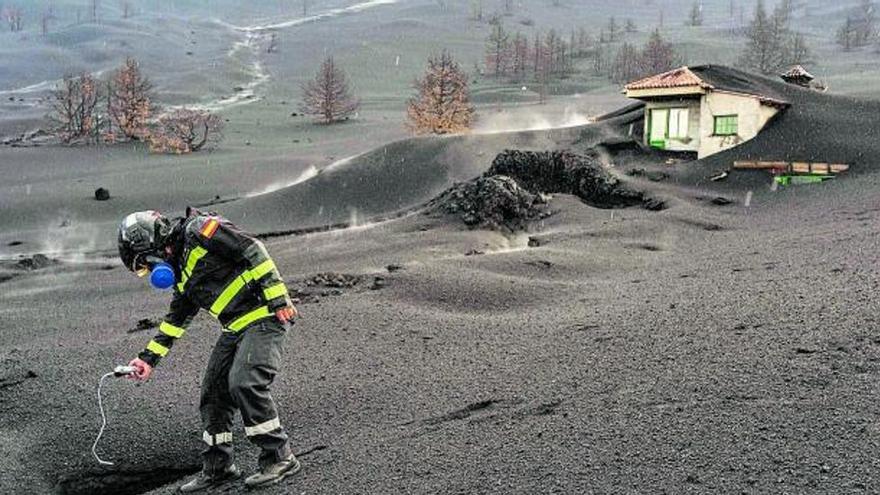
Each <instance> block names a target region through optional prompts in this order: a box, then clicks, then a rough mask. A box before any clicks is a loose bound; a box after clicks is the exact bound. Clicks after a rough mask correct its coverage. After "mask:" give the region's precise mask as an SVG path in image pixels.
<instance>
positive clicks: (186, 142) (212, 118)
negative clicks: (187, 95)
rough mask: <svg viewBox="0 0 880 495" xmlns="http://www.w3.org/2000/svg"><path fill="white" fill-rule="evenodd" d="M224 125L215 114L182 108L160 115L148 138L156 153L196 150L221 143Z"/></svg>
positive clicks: (151, 149)
mask: <svg viewBox="0 0 880 495" xmlns="http://www.w3.org/2000/svg"><path fill="white" fill-rule="evenodd" d="M223 127H224V123H223V119H222V118H220V116H218V115H216V114H213V113H211V112H208V111H204V110H193V109H188V108H181V109H177V110H173V111H171V112H169V113H167V114H165V115H162V116H161V117H159V120H158V121H157V122H156V125H155V126H154V128H153V129H152V130H151V131H150V132H149V134H148V135H147V136H146V140H147V142H148V143H149V145H150V151H152V152H154V153H175V154H183V153H193V152H196V151H199V150H202V149H208V148H211V147H214V146H216V145H217V144H218V143H220V141H221V140H222V139H223Z"/></svg>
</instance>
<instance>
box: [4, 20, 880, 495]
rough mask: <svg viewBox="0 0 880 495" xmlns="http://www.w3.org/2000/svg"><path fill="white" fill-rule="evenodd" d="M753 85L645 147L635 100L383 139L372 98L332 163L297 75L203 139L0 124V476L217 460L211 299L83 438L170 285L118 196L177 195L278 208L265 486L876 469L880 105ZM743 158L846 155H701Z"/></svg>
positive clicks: (572, 483) (529, 485)
mask: <svg viewBox="0 0 880 495" xmlns="http://www.w3.org/2000/svg"><path fill="white" fill-rule="evenodd" d="M392 8H393V9H395V10H393V12H395V13H396V14H395V15H399V16H403V17H402V19H404V20H405V19H407V18H408V17H407V16H411V15H412V16H415V13H410V9H411V7H409V6H402V5H399V6H395V7H389V9H392ZM420 8H423V9H425V11H427V8H428V7H427V6H425V5H422V6H421V7H420ZM432 8H433V7H432ZM419 13H420V14H421V11H419ZM375 15H376V16H377V17H378V14H375ZM389 15H390V14H389ZM342 20H344V21H345V22H347V23H348V24H345V25H347V26H349V27H351V26H354V25H355V24H354V21H352V20H351V19H348V18H346V17H344V16H343V17H342ZM349 21H350V22H349ZM383 21H384V18H383ZM392 21H395V19H391V20H389V21H387V22H386V23H385V24H389V25H390V23H391V22H392ZM175 22H177V21H175ZM395 22H398V23H402V22H404V21H400V20H397V21H395ZM385 24H382V26H383V27H387V26H386V25H385ZM337 28H338V25H336V27H327V28H326V29H327V30H328V31H329V30H330V29H337ZM199 29H208V27H199ZM210 29H212V30H218V34H216V36H218V37H223V38H224V40H225V37H228V36H229V34H228V33H227V32H226V30H220V29H219V28H218V27H217V25H216V23H212V24H211V25H210ZM224 29H225V28H224ZM308 29H310V30H312V29H313V30H317V29H324V27H322V26H321V25H320V23H314V25H311V24H310V25H309V26H308ZM357 29H358V30H366V28H363V27H362V26H360V25H358V26H357ZM369 29H371V30H376V31H381V30H380V29H378V28H372V27H371V28H369ZM407 29H410V30H412V31H414V32H417V34H419V36H421V37H425V36H424V34H423V33H422V31H423V30H424V29H427V24H424V25H421V24H420V25H416V26H415V27H411V28H407ZM212 32H213V31H212ZM325 34H326V33H325ZM383 36H390V35H385V34H383ZM351 38H352V39H354V37H351ZM286 39H287V40H289V41H287V43H290V44H291V45H292V44H294V43H295V42H296V41H297V38H295V37H294V35H293V34H291V35H289V38H286ZM315 39H317V37H315ZM340 39H342V37H340ZM346 39H348V38H346ZM225 41H228V40H225ZM206 44H207V43H206ZM218 46H219V45H218ZM224 46H225V45H224ZM374 46H375V45H370V46H367V47H365V48H364V49H365V50H367V49H371V50H372V49H374ZM305 51H308V50H305ZM314 51H315V53H319V52H320V50H317V49H316V50H314ZM212 53H213V52H212ZM224 53H225V52H218V54H214V55H211V56H212V57H217V58H219V59H223V57H224V56H225V55H224ZM385 58H387V59H388V60H393V59H394V58H393V57H390V56H389V57H385ZM388 63H390V62H388ZM299 69H301V68H299V67H297V70H299ZM371 69H372V67H371ZM274 70H276V71H277V74H278V75H279V76H283V75H284V74H286V73H285V72H283V71H281V69H279V68H275V69H274ZM286 70H287V71H288V72H289V73H292V72H295V71H294V70H293V69H292V68H287V69H286ZM719 70H720V71H722V73H723V74H722V75H724V74H726V75H728V76H732V77H735V76H737V75H738V74H737V73H735V72H733V73H727V72H726V71H727V70H726V69H719ZM300 72H301V71H300ZM45 77H50V76H49V75H46V76H45ZM203 77H206V76H203ZM399 77H400V78H402V77H403V76H399ZM278 78H279V79H280V78H281V77H278ZM407 80H408V79H407ZM159 82H160V83H162V81H161V80H160V81H159ZM761 85H762V89H763V90H767V91H770V92H773V93H774V94H776V95H778V96H779V97H780V98H782V99H785V100H786V101H789V102H791V104H792V106H791V107H790V108H789V109H787V110H786V111H785V112H784V113H783V114H782V115H781V116H780V117H779V118H777V119H776V120H774V122H773V123H771V125H770V126H769V127H768V128H767V129H766V130H765V131H764V132H763V133H762V134H761V135H760V136H759V137H758V138H756V139H755V140H753V141H750V142H748V143H745V144H744V145H742V146H740V147H737V148H736V149H734V150H732V151H729V152H725V153H721V154H719V155H716V156H714V157H712V158H710V159H708V160H703V161H696V162H683V161H680V160H677V159H675V158H673V157H670V156H667V155H662V154H658V153H654V152H648V151H645V150H642V149H641V148H640V147H639V146H638V145H637V144H636V142H637V141H638V140H639V130H640V129H641V125H642V122H641V118H642V112H641V109H640V108H639V107H638V106H636V107H630V108H627V109H626V110H625V111H621V112H617V113H614V114H610V115H608V116H606V117H605V118H603V119H600V121H599V122H597V123H595V124H591V125H584V126H578V127H568V128H565V129H551V130H537V131H522V132H494V133H491V134H474V135H467V136H451V137H433V138H417V139H404V140H400V141H395V142H392V143H390V144H387V145H380V146H375V145H376V143H381V142H385V141H386V139H385V138H388V139H394V138H398V137H399V134H400V132H399V130H398V129H393V128H386V127H384V126H382V125H381V124H382V122H381V118H384V117H378V116H375V117H370V118H373V119H375V120H373V121H369V122H367V123H363V124H358V123H356V124H354V125H358V126H361V127H356V128H355V131H351V132H352V133H360V132H363V133H365V136H366V137H359V138H357V139H355V138H351V137H350V138H348V139H339V140H338V142H335V143H334V146H336V147H337V150H336V151H334V153H333V156H332V157H331V156H330V155H329V154H328V153H326V152H325V151H323V150H318V149H317V148H318V147H317V146H315V147H308V146H299V145H300V144H302V143H293V142H288V141H289V140H290V137H289V136H288V135H287V134H288V133H289V129H288V128H287V127H284V126H281V125H278V126H273V127H272V128H271V130H265V129H266V128H267V127H269V126H264V127H257V125H258V124H259V122H260V120H259V119H258V118H257V116H259V117H260V118H262V116H263V115H269V114H270V113H271V112H276V113H278V114H282V113H283V114H284V117H285V118H287V117H288V116H289V114H290V109H289V108H287V107H285V106H284V105H281V104H280V103H279V101H277V100H280V98H281V97H280V96H279V97H277V98H274V99H272V100H268V101H265V102H263V103H260V105H261V106H259V107H256V106H254V108H255V109H253V113H247V112H248V111H249V110H247V107H242V108H241V109H238V110H236V111H234V112H229V113H228V115H231V116H232V118H233V119H237V121H235V122H233V123H241V121H244V120H255V121H256V123H257V124H254V127H253V128H252V129H251V131H252V133H251V134H246V135H239V134H233V135H232V136H231V137H230V143H229V144H228V145H227V147H226V148H224V149H223V150H220V151H219V152H217V153H215V154H212V155H207V157H205V155H202V156H195V157H188V158H184V159H178V158H167V159H166V158H164V157H163V158H144V159H139V158H132V157H137V156H140V155H138V154H137V150H132V149H131V147H126V146H122V147H117V148H112V149H107V148H97V149H92V148H77V149H70V150H65V153H64V157H65V159H64V161H63V167H61V166H59V163H58V161H59V160H57V156H58V155H56V154H55V151H56V150H55V149H54V148H51V147H48V146H47V147H40V148H33V149H31V148H29V149H27V150H23V149H18V148H16V149H12V148H2V149H0V174H2V175H3V176H4V177H5V178H7V181H6V183H5V184H0V192H2V194H0V206H2V209H0V242H2V244H0V248H2V249H0V253H2V257H0V323H2V329H3V330H2V343H3V345H2V347H0V418H2V422H0V424H2V426H0V452H2V453H3V455H2V456H0V468H2V472H3V475H2V476H0V492H2V493H23V492H26V493H68V494H84V493H88V494H91V495H100V494H103V493H108V494H109V493H112V494H140V493H154V494H170V493H173V492H174V491H175V489H176V486H177V485H178V484H179V483H180V482H181V480H183V479H185V477H186V476H188V475H190V474H192V473H194V472H196V471H197V470H198V469H199V462H200V461H199V455H198V453H199V451H200V449H201V448H202V444H201V440H200V438H201V432H200V430H201V429H200V425H199V420H198V390H199V384H200V382H201V374H202V370H203V367H204V364H205V363H206V361H207V357H208V354H209V352H210V349H211V346H212V344H213V342H214V340H215V339H216V338H217V336H218V331H219V329H218V328H217V325H216V324H215V323H214V322H213V321H212V320H211V319H210V318H208V317H207V316H204V315H202V316H200V317H199V318H198V319H197V320H196V321H195V322H194V324H193V326H192V327H191V329H190V330H189V331H188V334H187V336H186V337H185V338H184V340H183V341H181V342H180V343H178V344H177V345H176V346H175V348H174V350H173V352H172V354H171V355H170V356H169V357H168V358H167V359H165V360H164V361H163V363H162V364H161V366H160V368H158V369H157V370H156V373H155V374H154V378H153V379H152V380H151V381H150V382H148V383H146V384H142V385H135V384H132V383H129V382H125V381H121V380H119V381H111V382H110V383H108V384H107V387H106V389H105V401H106V402H105V404H106V407H107V412H108V415H109V421H110V424H109V427H108V430H107V432H106V433H105V436H104V438H103V439H102V442H101V444H100V445H99V452H100V453H101V454H102V456H104V457H106V458H108V459H110V460H113V461H116V462H117V465H116V466H113V467H99V466H98V465H97V464H96V463H95V461H94V459H93V458H92V457H91V453H90V452H89V449H90V448H91V445H92V442H93V440H94V438H95V434H96V433H97V430H98V426H99V424H100V418H99V416H98V412H97V409H96V403H95V385H96V383H97V379H98V377H99V376H101V375H102V374H103V373H105V372H107V371H108V370H110V369H112V367H113V366H115V365H116V364H120V363H126V362H128V360H130V359H131V358H132V357H133V356H134V355H135V354H136V353H137V352H138V351H139V350H140V349H142V347H143V346H144V345H145V344H146V342H147V341H148V340H149V338H150V337H151V335H152V332H153V331H154V330H153V328H154V327H155V325H156V321H157V319H158V318H160V317H161V315H162V314H163V313H164V312H165V309H166V305H167V302H168V296H167V295H165V294H158V293H153V292H151V291H150V290H149V289H148V288H147V287H146V285H145V284H144V283H143V281H142V280H139V279H136V278H135V277H133V276H131V274H129V273H128V272H127V271H126V270H125V269H124V268H123V267H122V266H121V265H120V263H119V262H118V260H117V259H116V256H115V253H114V243H115V232H114V231H115V226H116V222H118V220H119V219H120V218H122V217H123V216H124V215H125V214H126V213H128V212H130V211H133V210H136V209H144V208H149V207H157V208H161V209H163V210H165V211H166V212H168V213H172V214H173V213H174V212H175V211H177V212H183V208H184V207H185V206H186V205H187V204H188V203H191V202H197V203H204V204H206V206H205V207H204V208H205V209H210V208H215V209H217V210H218V211H219V212H220V213H223V214H224V215H227V216H228V217H229V218H231V219H232V220H233V221H235V222H236V223H237V224H239V225H240V226H241V227H242V228H244V229H247V230H250V231H252V232H254V233H258V234H261V235H262V236H263V237H264V238H265V239H266V242H267V244H268V246H269V250H270V252H271V253H272V255H273V257H274V258H275V260H276V262H277V263H278V266H279V268H280V270H281V272H282V274H283V275H284V276H285V278H286V279H287V280H288V282H289V283H290V285H291V287H292V288H294V289H295V290H296V292H297V295H298V296H299V298H300V300H301V303H300V305H299V309H300V311H301V313H302V318H301V319H300V320H299V321H298V323H297V324H296V326H295V327H294V328H293V329H292V330H291V331H290V333H289V335H288V339H287V342H286V351H285V352H286V359H285V367H284V370H283V372H282V374H281V376H280V377H279V378H278V381H277V382H276V384H275V385H274V388H273V390H274V393H275V395H276V398H277V399H278V402H279V403H280V405H281V416H282V421H283V423H284V424H285V425H286V426H287V428H288V430H289V432H290V434H291V438H292V440H293V443H294V448H295V451H296V452H297V453H299V454H300V455H301V459H302V461H303V465H304V469H303V472H302V473H301V474H299V475H297V476H296V477H293V478H291V479H289V480H287V481H286V482H285V483H284V484H282V485H280V486H278V487H274V488H270V489H267V490H264V491H262V493H269V494H272V493H278V494H281V493H321V494H324V493H326V494H340V493H443V494H445V493H449V494H454V493H462V494H463V493H467V494H470V493H529V494H531V493H712V494H714V493H873V492H876V491H877V489H876V480H875V477H876V462H877V461H876V459H877V458H878V456H880V431H878V428H877V427H876V424H877V420H878V412H880V411H878V407H877V406H876V405H875V400H874V399H875V397H876V396H877V393H878V385H877V383H878V375H880V364H878V363H880V335H878V331H877V314H878V309H880V308H878V303H877V299H876V297H875V294H876V292H877V289H878V267H880V265H878V254H877V249H876V245H877V225H878V214H880V201H878V199H877V194H876V191H877V188H878V186H880V177H878V173H877V171H878V170H880V167H878V166H880V163H878V162H880V159H878V157H880V150H878V149H877V144H876V139H875V136H873V133H874V131H875V129H874V127H875V126H872V125H871V123H873V122H875V121H876V115H877V113H878V110H880V108H878V107H880V105H878V103H876V102H872V101H863V100H854V99H848V98H840V97H834V96H830V95H822V94H817V93H814V92H808V91H806V90H801V89H798V88H794V87H791V86H785V85H783V84H782V83H775V82H771V81H769V80H768V81H763V82H761ZM226 90H227V91H228V88H226ZM178 96H179V97H180V99H181V100H183V99H185V97H187V96H189V95H178ZM288 96H289V95H287V96H285V98H287V97H288ZM605 104H607V102H606V103H605ZM267 120H268V117H267ZM368 127H369V128H370V130H369V132H370V134H367V128H368ZM254 129H256V130H254ZM282 135H283V136H284V140H285V141H284V142H285V144H284V146H285V147H284V148H278V147H277V146H276V145H277V143H281V142H282V141H281V138H280V137H278V136H282ZM266 136H269V137H272V138H274V139H275V141H273V140H272V139H269V137H266ZM261 139H263V141H261ZM251 140H253V146H254V147H253V148H250V146H251ZM316 140H317V138H316ZM245 142H247V143H248V144H245ZM367 142H369V143H370V146H369V148H368V149H370V150H369V151H366V152H364V148H365V143H367ZM294 144H295V145H296V146H294ZM261 145H262V146H264V147H265V148H262V151H255V152H251V151H250V150H251V149H261V148H260V146H261ZM265 149H269V150H272V151H270V152H267V151H265ZM275 150H279V151H275ZM251 155H255V156H253V157H252V159H253V162H250V161H248V160H251ZM348 155H354V156H352V157H351V158H350V159H342V160H339V158H341V157H344V156H348ZM736 159H765V160H811V161H822V162H844V163H849V164H851V169H850V171H849V172H847V173H846V174H843V175H841V176H840V177H839V178H838V179H835V180H834V181H832V182H829V183H825V184H821V185H813V186H803V187H792V188H782V189H780V190H778V191H776V192H771V191H770V182H771V181H770V177H769V175H767V174H765V173H762V172H741V171H733V172H731V173H730V175H729V176H728V178H727V179H726V180H724V181H721V182H712V181H711V180H709V178H710V177H712V176H716V175H717V174H718V172H721V171H725V170H728V169H729V168H730V167H731V165H732V163H733V161H734V160H736ZM123 162H124V163H123ZM318 162H320V163H322V164H324V165H322V166H321V168H320V169H316V168H314V163H318ZM242 163H245V167H244V168H245V169H246V170H247V171H248V173H240V170H242V169H243V168H242ZM111 165H112V166H111ZM172 166H173V167H174V169H173V170H174V177H175V180H173V181H168V180H167V177H168V173H169V172H168V171H169V169H171V167H172ZM532 167H538V168H541V167H547V168H548V169H549V170H553V171H554V173H553V174H538V173H536V172H535V170H534V168H532ZM206 170H209V171H210V172H211V173H210V174H206ZM279 171H286V172H288V173H293V177H291V178H290V179H291V180H289V181H287V180H286V181H285V183H284V184H281V185H279V184H275V183H274V182H273V181H272V178H273V177H275V176H277V175H279ZM300 174H301V175H300ZM297 177H298V178H297ZM499 177H504V178H499ZM293 178H296V180H292V179H293ZM574 179H577V180H574ZM481 181H482V182H481ZM267 184H268V185H269V186H271V187H267ZM487 184H488V185H487ZM596 184H599V185H600V186H601V187H595V185H596ZM31 185H33V188H32V187H31ZM98 186H107V187H108V188H109V191H110V199H109V200H108V201H101V202H98V201H95V199H93V197H92V192H93V191H94V190H95V188H96V187H98ZM585 186H586V187H585ZM254 191H257V192H264V193H263V194H256V193H254ZM597 191H598V194H597ZM216 196H219V198H216ZM608 197H611V198H616V199H615V200H614V201H608ZM211 198H215V199H216V201H212V200H211ZM620 198H623V199H620ZM618 199H620V201H618ZM509 200H510V201H509ZM212 202H213V203H215V204H213V205H212V204H208V203H212ZM453 203H454V207H453ZM511 205H513V206H514V207H513V208H511V207H510V206H511ZM474 213H477V214H480V215H482V216H479V217H473V214H474ZM469 215H470V216H469ZM472 217H473V218H476V219H477V221H471V220H470V219H471V218H472ZM40 254H41V255H40ZM235 436H236V448H237V450H238V452H239V454H240V457H239V461H238V462H239V465H240V466H241V467H243V468H244V469H245V470H246V471H252V470H254V469H255V467H256V459H255V452H254V450H253V448H252V447H251V446H250V445H248V444H247V443H246V440H245V437H244V434H243V431H242V429H241V427H240V425H238V426H237V430H236V431H235ZM243 489H244V488H243V484H242V483H241V482H237V483H233V484H230V485H228V486H226V487H223V488H222V489H219V490H215V491H214V493H238V492H240V491H243Z"/></svg>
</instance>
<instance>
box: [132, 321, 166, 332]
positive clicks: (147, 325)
mask: <svg viewBox="0 0 880 495" xmlns="http://www.w3.org/2000/svg"><path fill="white" fill-rule="evenodd" d="M158 326H159V322H157V321H155V320H151V319H150V318H143V319H140V320H138V322H137V324H136V325H135V326H134V328H132V329H130V330H129V331H128V333H134V332H141V331H143V330H149V329H151V328H156V327H158Z"/></svg>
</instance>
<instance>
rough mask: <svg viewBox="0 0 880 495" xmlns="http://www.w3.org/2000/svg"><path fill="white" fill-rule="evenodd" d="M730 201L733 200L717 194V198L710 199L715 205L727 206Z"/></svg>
mask: <svg viewBox="0 0 880 495" xmlns="http://www.w3.org/2000/svg"><path fill="white" fill-rule="evenodd" d="M731 203H733V201H731V200H729V199H727V198H724V197H721V196H718V197H717V198H715V199H713V200H712V204H713V205H716V206H727V205H729V204H731Z"/></svg>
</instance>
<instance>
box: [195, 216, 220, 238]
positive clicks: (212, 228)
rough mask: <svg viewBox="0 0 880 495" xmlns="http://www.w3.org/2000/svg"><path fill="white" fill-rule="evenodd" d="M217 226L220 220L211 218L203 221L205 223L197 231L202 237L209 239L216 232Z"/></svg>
mask: <svg viewBox="0 0 880 495" xmlns="http://www.w3.org/2000/svg"><path fill="white" fill-rule="evenodd" d="M219 227H220V222H219V221H217V219H216V218H211V219H209V220H208V221H207V222H205V225H203V226H202V230H200V231H199V233H200V234H202V237H204V238H205V239H210V238H212V237H214V233H215V232H217V228H219Z"/></svg>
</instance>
